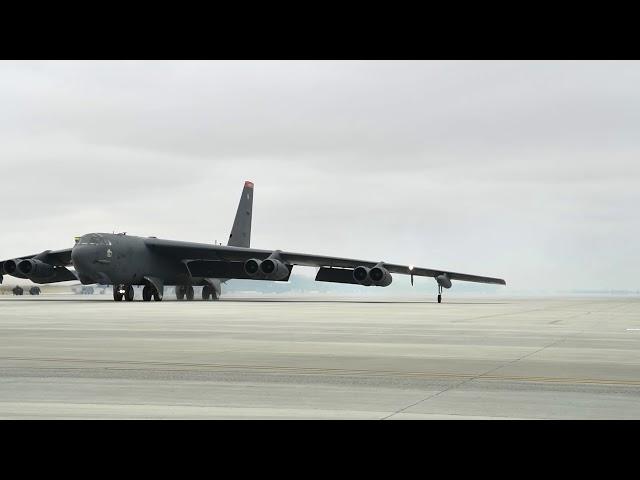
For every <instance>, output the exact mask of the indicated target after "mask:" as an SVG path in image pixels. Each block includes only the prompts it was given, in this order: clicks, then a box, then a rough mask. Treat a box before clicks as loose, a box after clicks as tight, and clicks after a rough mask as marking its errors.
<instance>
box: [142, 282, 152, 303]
mask: <svg viewBox="0 0 640 480" xmlns="http://www.w3.org/2000/svg"><path fill="white" fill-rule="evenodd" d="M142 300H144V301H145V302H150V301H151V288H150V287H149V285H145V286H144V288H143V289H142Z"/></svg>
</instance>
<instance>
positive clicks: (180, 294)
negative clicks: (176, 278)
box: [176, 285, 187, 300]
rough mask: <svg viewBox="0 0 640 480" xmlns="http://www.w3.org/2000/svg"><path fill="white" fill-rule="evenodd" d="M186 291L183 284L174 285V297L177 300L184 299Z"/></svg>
mask: <svg viewBox="0 0 640 480" xmlns="http://www.w3.org/2000/svg"><path fill="white" fill-rule="evenodd" d="M186 291H187V289H186V287H185V286H184V285H176V298H177V299H178V300H184V294H185V293H186Z"/></svg>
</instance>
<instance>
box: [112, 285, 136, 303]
mask: <svg viewBox="0 0 640 480" xmlns="http://www.w3.org/2000/svg"><path fill="white" fill-rule="evenodd" d="M134 296H135V291H134V290H133V285H114V286H113V299H114V300H115V301H116V302H120V301H122V299H123V298H124V299H125V300H126V301H127V302H133V297H134Z"/></svg>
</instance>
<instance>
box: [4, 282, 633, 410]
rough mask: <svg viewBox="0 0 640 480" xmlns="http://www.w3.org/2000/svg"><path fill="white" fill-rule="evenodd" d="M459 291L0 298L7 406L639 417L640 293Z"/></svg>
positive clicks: (71, 408)
mask: <svg viewBox="0 0 640 480" xmlns="http://www.w3.org/2000/svg"><path fill="white" fill-rule="evenodd" d="M453 297H454V295H449V296H448V298H447V297H445V302H446V303H443V304H441V305H438V304H437V303H435V302H433V301H424V302H418V301H389V302H385V301H378V300H376V301H371V300H365V301H347V300H333V301H332V300H330V299H328V298H327V297H326V296H322V295H318V296H314V297H307V299H294V298H289V299H287V300H283V299H281V298H280V297H279V296H274V297H270V298H268V299H262V300H257V299H254V300H250V299H233V298H225V299H223V300H221V301H219V302H203V301H193V302H177V301H166V300H165V301H163V302H157V303H156V302H150V303H145V302H141V301H136V302H133V303H128V302H118V303H116V302H113V301H112V300H110V296H108V295H105V296H103V295H93V296H81V295H61V294H58V295H41V296H39V297H12V296H0V418H4V419H7V418H9V419H12V418H100V419H112V418H122V419H125V418H126V419H130V418H181V419H182V418H212V419H213V418H219V419H227V418H233V419H236V418H237V419H245V418H261V419H262V418H269V419H271V418H274V419H281V418H282V419H285V418H286V419H290V418H294V419H324V418H331V419H342V418H345V419H441V418H446V419H462V418H528V419H583V418H585V419H631V418H633V419H638V418H640V298H638V297H632V296H629V297H623V296H621V297H613V296H612V297H600V298H577V297H575V298H535V299H512V298H502V299H500V298H496V299H487V298H483V299H477V300H474V299H469V298H464V299H460V298H453Z"/></svg>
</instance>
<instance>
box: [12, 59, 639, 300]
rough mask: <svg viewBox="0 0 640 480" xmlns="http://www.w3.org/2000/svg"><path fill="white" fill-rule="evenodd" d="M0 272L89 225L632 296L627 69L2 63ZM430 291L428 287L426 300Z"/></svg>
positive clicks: (635, 67)
mask: <svg viewBox="0 0 640 480" xmlns="http://www.w3.org/2000/svg"><path fill="white" fill-rule="evenodd" d="M0 176H1V179H2V194H1V197H0V198H2V207H1V208H0V225H1V227H0V228H1V230H0V231H1V234H0V258H11V257H15V256H20V255H25V254H31V253H36V252H40V251H42V250H45V249H58V248H67V247H70V246H72V245H73V237H74V236H76V235H80V234H84V233H87V232H94V231H98V232H105V231H106V232H111V231H113V230H115V231H126V232H128V233H130V234H133V235H143V236H149V235H155V236H158V237H161V238H171V239H178V240H190V241H200V242H213V241H214V240H218V241H224V242H226V240H227V237H228V234H229V230H230V228H231V224H232V221H233V216H234V214H235V209H236V206H237V202H238V199H239V195H240V192H241V189H242V186H243V182H244V180H252V181H254V182H255V185H256V186H255V201H254V216H253V232H252V246H255V247H258V248H274V249H275V248H279V249H283V250H292V251H299V252H306V253H319V254H329V255H338V256H354V257H356V258H364V259H370V260H384V261H389V262H394V263H406V264H415V265H419V266H424V267H432V268H434V267H435V268H443V269H448V270H453V271H459V272H466V273H474V274H480V275H491V276H499V277H502V278H505V279H506V280H507V283H508V285H509V286H508V287H507V288H511V289H514V290H526V289H537V288H552V289H554V288H557V289H559V290H562V289H600V288H603V289H610V288H619V289H634V290H635V289H637V288H640V281H639V280H638V279H637V277H638V272H639V271H640V255H639V254H640V247H639V244H638V237H639V234H640V215H639V214H638V206H639V205H640V188H639V187H640V63H638V62H394V61H391V62H345V61H342V62H326V61H311V62H296V61H287V62H268V61H262V62H104V61H103V62H0ZM430 293H432V292H431V291H430Z"/></svg>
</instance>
